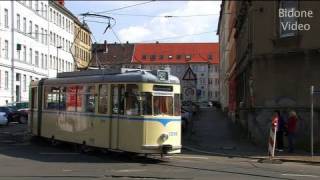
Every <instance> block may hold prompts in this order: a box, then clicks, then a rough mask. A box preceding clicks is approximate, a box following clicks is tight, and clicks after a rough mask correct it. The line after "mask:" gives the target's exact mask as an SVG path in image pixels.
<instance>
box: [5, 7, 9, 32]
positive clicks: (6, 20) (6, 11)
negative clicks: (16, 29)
mask: <svg viewBox="0 0 320 180" xmlns="http://www.w3.org/2000/svg"><path fill="white" fill-rule="evenodd" d="M4 27H6V28H7V27H9V14H8V9H4Z"/></svg>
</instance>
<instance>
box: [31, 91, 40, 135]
mask: <svg viewBox="0 0 320 180" xmlns="http://www.w3.org/2000/svg"><path fill="white" fill-rule="evenodd" d="M37 106H38V93H37V88H36V87H33V88H31V103H30V115H29V116H30V117H29V119H30V121H29V128H30V130H31V133H32V134H34V135H39V134H37V132H38V118H37V117H38V116H37V113H38V111H37Z"/></svg>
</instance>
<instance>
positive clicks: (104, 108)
mask: <svg viewBox="0 0 320 180" xmlns="http://www.w3.org/2000/svg"><path fill="white" fill-rule="evenodd" d="M98 112H99V113H102V114H107V113H108V85H99V108H98Z"/></svg>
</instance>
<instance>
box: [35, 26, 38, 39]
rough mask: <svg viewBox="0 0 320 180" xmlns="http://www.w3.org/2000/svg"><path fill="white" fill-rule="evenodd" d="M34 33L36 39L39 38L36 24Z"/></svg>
mask: <svg viewBox="0 0 320 180" xmlns="http://www.w3.org/2000/svg"><path fill="white" fill-rule="evenodd" d="M34 33H35V37H36V40H39V26H38V25H34Z"/></svg>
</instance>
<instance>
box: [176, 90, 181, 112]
mask: <svg viewBox="0 0 320 180" xmlns="http://www.w3.org/2000/svg"><path fill="white" fill-rule="evenodd" d="M174 115H175V116H181V104H180V94H174Z"/></svg>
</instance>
